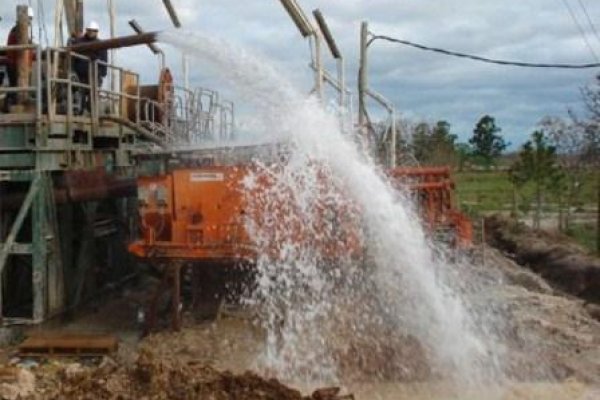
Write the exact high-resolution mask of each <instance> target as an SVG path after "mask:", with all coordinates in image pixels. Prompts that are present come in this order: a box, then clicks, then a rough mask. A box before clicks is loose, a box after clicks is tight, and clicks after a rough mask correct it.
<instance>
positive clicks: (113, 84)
mask: <svg viewBox="0 0 600 400" xmlns="http://www.w3.org/2000/svg"><path fill="white" fill-rule="evenodd" d="M108 13H109V16H110V38H111V39H114V38H115V36H116V29H115V18H116V14H117V13H116V6H115V2H114V0H108ZM110 63H111V64H112V65H117V50H115V49H111V50H110ZM110 88H111V90H112V91H113V92H117V91H118V88H117V71H116V70H115V69H114V68H111V69H110Z"/></svg>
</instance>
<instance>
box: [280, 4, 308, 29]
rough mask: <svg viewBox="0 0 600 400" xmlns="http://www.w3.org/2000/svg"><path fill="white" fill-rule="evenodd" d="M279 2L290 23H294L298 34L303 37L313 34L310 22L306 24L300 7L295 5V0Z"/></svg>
mask: <svg viewBox="0 0 600 400" xmlns="http://www.w3.org/2000/svg"><path fill="white" fill-rule="evenodd" d="M280 1H281V4H282V5H283V7H284V8H285V10H286V11H287V13H288V14H289V16H290V18H291V19H292V21H294V24H296V27H297V28H298V30H299V31H300V34H301V35H302V36H303V37H307V36H310V35H312V34H313V33H314V29H313V27H312V26H311V25H310V22H308V19H307V18H306V15H304V13H303V12H302V10H301V9H300V7H299V6H298V4H297V3H296V1H295V0H280Z"/></svg>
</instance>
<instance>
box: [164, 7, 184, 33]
mask: <svg viewBox="0 0 600 400" xmlns="http://www.w3.org/2000/svg"><path fill="white" fill-rule="evenodd" d="M163 4H164V5H165V8H166V9H167V13H169V18H171V22H173V25H174V26H175V28H181V22H180V21H179V17H178V16H177V13H176V12H175V7H173V4H171V1H170V0H163Z"/></svg>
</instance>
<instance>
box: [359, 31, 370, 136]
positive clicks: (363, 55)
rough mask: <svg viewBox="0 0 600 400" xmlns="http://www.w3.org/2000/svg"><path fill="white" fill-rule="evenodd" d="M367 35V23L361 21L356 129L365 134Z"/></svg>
mask: <svg viewBox="0 0 600 400" xmlns="http://www.w3.org/2000/svg"><path fill="white" fill-rule="evenodd" d="M368 35H369V23H368V22H366V21H365V22H363V23H362V25H361V28H360V67H359V70H358V129H359V132H360V134H361V135H362V136H363V137H365V136H366V125H367V108H366V107H367V104H366V97H367V88H368V82H367V74H368V71H367V68H368V59H367V44H368Z"/></svg>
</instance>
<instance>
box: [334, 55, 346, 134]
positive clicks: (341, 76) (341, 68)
mask: <svg viewBox="0 0 600 400" xmlns="http://www.w3.org/2000/svg"><path fill="white" fill-rule="evenodd" d="M337 68H338V83H339V85H340V93H339V94H340V97H339V102H340V105H339V107H340V109H339V114H340V127H341V129H342V133H346V115H348V110H347V108H346V71H345V65H344V58H343V57H340V58H338V59H337Z"/></svg>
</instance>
